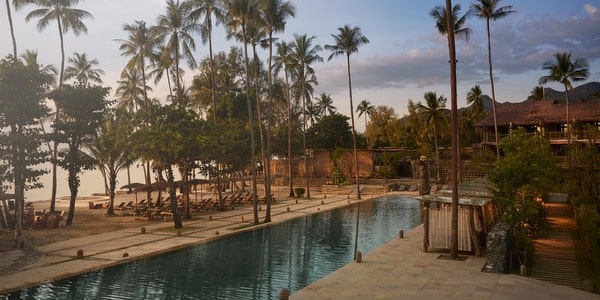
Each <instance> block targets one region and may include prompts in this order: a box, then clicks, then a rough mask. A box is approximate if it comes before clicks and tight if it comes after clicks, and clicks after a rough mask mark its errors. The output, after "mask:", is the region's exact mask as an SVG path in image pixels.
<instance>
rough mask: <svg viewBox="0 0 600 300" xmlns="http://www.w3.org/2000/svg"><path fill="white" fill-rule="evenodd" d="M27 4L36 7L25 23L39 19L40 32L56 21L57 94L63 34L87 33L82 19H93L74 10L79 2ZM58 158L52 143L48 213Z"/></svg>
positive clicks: (53, 198)
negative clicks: (57, 45) (58, 53)
mask: <svg viewBox="0 0 600 300" xmlns="http://www.w3.org/2000/svg"><path fill="white" fill-rule="evenodd" d="M25 2H26V3H27V4H29V3H31V4H34V5H36V6H38V8H37V9H34V10H32V11H31V12H29V13H28V14H27V16H26V17H25V21H27V22H29V21H30V20H31V19H33V18H39V20H38V22H37V25H36V27H37V29H38V30H39V31H42V30H44V29H46V27H48V24H50V22H52V21H54V20H56V24H57V25H58V35H59V37H60V54H61V60H60V70H59V76H58V92H59V93H60V92H61V91H62V84H63V79H64V71H65V43H64V34H65V33H67V32H69V31H73V33H75V35H76V36H79V34H81V33H82V32H83V33H87V26H85V24H84V23H83V21H82V20H83V19H86V18H93V16H92V14H90V13H89V12H87V11H85V10H82V9H77V8H74V6H75V5H76V4H78V3H79V0H28V1H25ZM59 116H60V108H59V107H58V105H57V106H56V112H55V122H57V121H58V119H59ZM57 157H58V143H56V142H55V143H54V146H53V149H52V161H53V162H52V196H51V199H50V211H51V212H53V211H54V208H55V204H56V184H57V182H56V171H57V170H56V159H57Z"/></svg>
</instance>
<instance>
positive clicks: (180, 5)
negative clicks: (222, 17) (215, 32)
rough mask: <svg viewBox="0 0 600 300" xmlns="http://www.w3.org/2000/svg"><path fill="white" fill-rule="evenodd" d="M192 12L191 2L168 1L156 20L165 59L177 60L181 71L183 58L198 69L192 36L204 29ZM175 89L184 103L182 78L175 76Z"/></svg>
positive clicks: (177, 67)
mask: <svg viewBox="0 0 600 300" xmlns="http://www.w3.org/2000/svg"><path fill="white" fill-rule="evenodd" d="M191 12H192V3H191V2H187V1H184V2H181V1H179V0H177V1H175V0H168V1H167V10H166V13H165V14H162V15H159V16H158V18H157V19H156V23H157V25H156V27H155V30H156V35H157V37H159V38H160V39H162V40H164V41H165V51H164V52H163V53H162V55H163V57H171V56H173V57H174V59H175V69H176V70H179V67H180V64H179V59H180V58H181V57H183V58H184V59H185V60H186V61H187V64H188V66H189V67H190V68H192V69H193V68H196V66H197V63H196V60H195V59H194V54H193V53H194V51H195V50H196V42H195V40H194V38H193V36H192V34H194V33H197V32H200V31H201V28H202V27H203V26H202V25H201V24H198V23H195V22H194V19H193V18H192V16H191V15H190V14H191ZM175 75H176V76H175V88H176V90H177V99H179V101H183V99H185V97H184V95H183V87H182V84H181V76H179V74H175ZM179 106H180V107H185V106H186V103H179Z"/></svg>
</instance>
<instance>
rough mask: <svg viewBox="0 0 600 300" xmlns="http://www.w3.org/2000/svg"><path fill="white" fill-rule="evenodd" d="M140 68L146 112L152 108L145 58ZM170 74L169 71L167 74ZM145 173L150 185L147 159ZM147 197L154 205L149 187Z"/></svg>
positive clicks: (147, 182)
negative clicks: (147, 86)
mask: <svg viewBox="0 0 600 300" xmlns="http://www.w3.org/2000/svg"><path fill="white" fill-rule="evenodd" d="M140 64H141V66H140V69H141V71H142V85H143V87H142V93H143V94H144V106H145V107H144V109H145V112H146V113H148V112H149V109H150V101H149V100H148V92H147V91H146V66H145V63H144V58H142V59H141V61H140ZM168 75H169V74H168V73H167V76H168ZM145 126H146V127H148V126H149V125H148V123H146V124H145ZM144 173H145V175H146V176H145V177H146V178H145V179H146V184H147V185H150V184H151V183H152V179H151V178H150V161H149V160H147V161H146V170H145V171H144ZM146 197H147V199H148V200H147V201H148V207H152V191H151V190H150V189H148V191H147V192H146Z"/></svg>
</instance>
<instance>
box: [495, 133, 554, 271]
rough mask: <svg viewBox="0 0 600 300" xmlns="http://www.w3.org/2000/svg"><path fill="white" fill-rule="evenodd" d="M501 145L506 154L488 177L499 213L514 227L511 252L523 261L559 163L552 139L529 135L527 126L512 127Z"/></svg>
mask: <svg viewBox="0 0 600 300" xmlns="http://www.w3.org/2000/svg"><path fill="white" fill-rule="evenodd" d="M500 148H501V150H502V151H503V153H504V157H503V158H502V160H500V162H498V163H497V164H496V166H495V167H494V169H493V170H492V172H491V174H490V175H489V180H490V182H491V184H492V186H493V189H492V191H493V196H494V201H495V203H496V204H497V206H498V211H497V214H498V217H499V218H501V219H502V220H503V221H504V222H505V223H506V224H508V225H509V226H510V228H512V230H513V234H514V236H515V244H514V248H513V249H512V250H513V252H512V253H513V255H515V256H517V257H519V259H520V260H521V261H523V259H524V257H522V256H521V255H522V253H525V252H529V253H531V250H532V247H533V244H532V239H531V238H532V237H533V235H534V234H536V230H538V229H539V228H541V226H542V225H543V221H544V217H545V213H544V209H543V207H542V204H541V200H542V199H546V198H547V196H548V193H549V192H550V188H551V187H553V186H556V185H557V183H558V178H559V177H558V175H559V173H558V165H557V164H556V158H555V156H554V154H553V153H552V151H551V150H550V145H549V143H548V142H546V141H543V140H542V139H541V138H540V137H538V136H531V137H528V136H526V135H525V132H524V130H516V131H511V134H510V135H509V136H508V137H507V138H504V139H502V143H501V144H500Z"/></svg>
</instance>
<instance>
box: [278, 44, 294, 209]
mask: <svg viewBox="0 0 600 300" xmlns="http://www.w3.org/2000/svg"><path fill="white" fill-rule="evenodd" d="M275 46H276V47H277V56H275V57H273V59H274V60H275V70H276V72H275V73H277V71H278V70H279V69H283V72H284V77H285V97H286V100H287V122H288V175H289V177H290V193H289V196H290V197H293V196H294V184H293V180H292V179H293V173H292V97H291V96H290V80H289V77H290V75H291V74H290V73H291V72H293V70H294V69H295V66H294V64H295V61H294V58H293V57H292V49H291V47H290V45H289V44H288V43H286V42H285V41H282V42H278V43H277V44H276V45H275Z"/></svg>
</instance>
